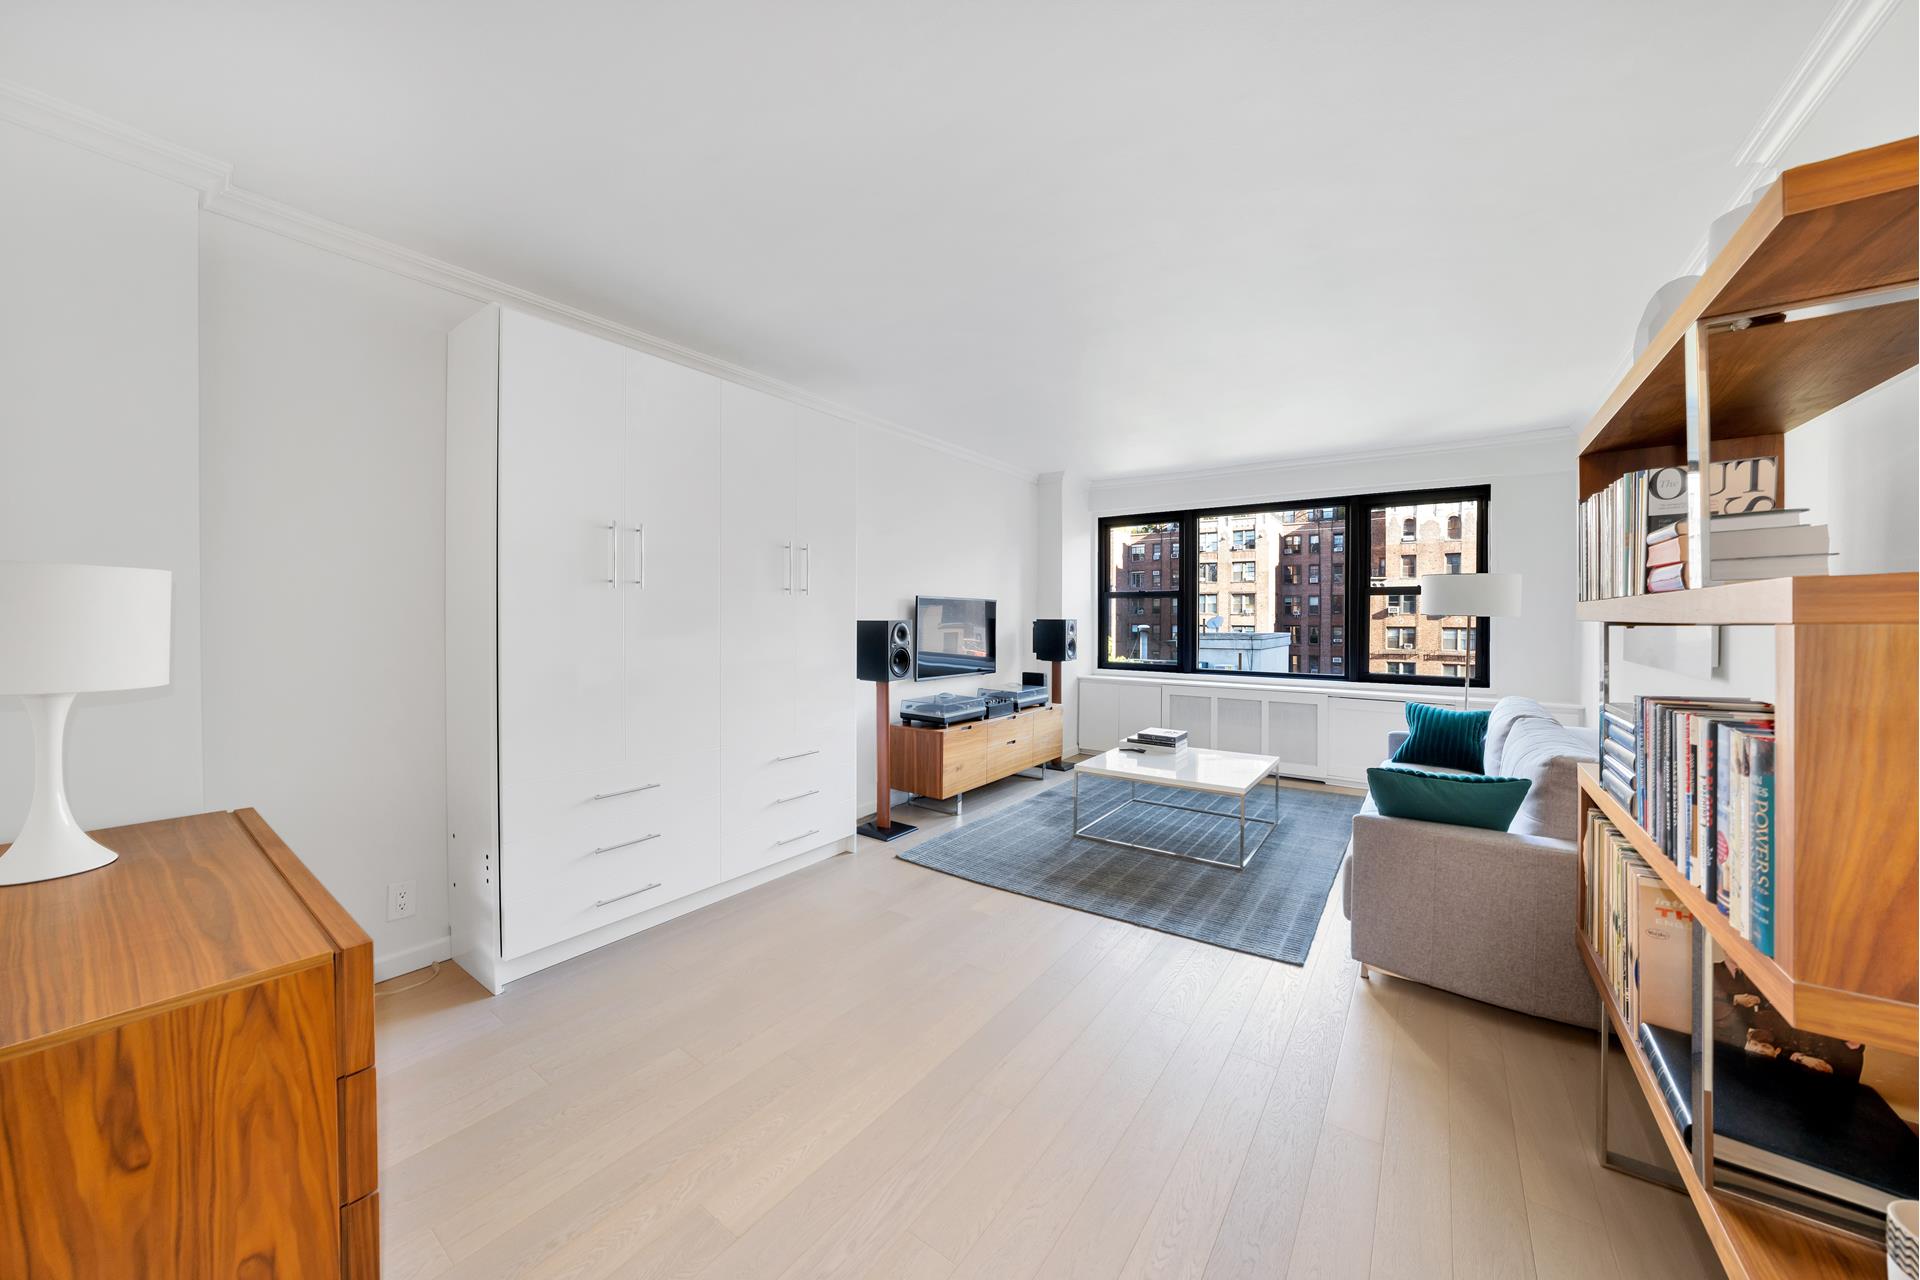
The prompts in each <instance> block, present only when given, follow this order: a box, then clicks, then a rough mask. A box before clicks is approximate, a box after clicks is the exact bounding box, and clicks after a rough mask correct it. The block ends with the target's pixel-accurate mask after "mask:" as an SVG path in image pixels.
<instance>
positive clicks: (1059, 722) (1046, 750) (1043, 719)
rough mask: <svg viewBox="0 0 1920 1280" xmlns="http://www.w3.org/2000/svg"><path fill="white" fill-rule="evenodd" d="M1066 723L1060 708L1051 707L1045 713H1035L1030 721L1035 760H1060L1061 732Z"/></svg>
mask: <svg viewBox="0 0 1920 1280" xmlns="http://www.w3.org/2000/svg"><path fill="white" fill-rule="evenodd" d="M1064 723H1065V721H1064V720H1063V719H1062V717H1061V715H1060V709H1059V708H1058V707H1050V708H1048V709H1047V710H1045V711H1040V712H1036V713H1034V715H1033V717H1032V719H1031V721H1030V731H1031V732H1032V734H1033V759H1035V760H1042V761H1045V760H1058V759H1059V758H1060V752H1061V745H1062V737H1061V730H1062V727H1063V726H1064Z"/></svg>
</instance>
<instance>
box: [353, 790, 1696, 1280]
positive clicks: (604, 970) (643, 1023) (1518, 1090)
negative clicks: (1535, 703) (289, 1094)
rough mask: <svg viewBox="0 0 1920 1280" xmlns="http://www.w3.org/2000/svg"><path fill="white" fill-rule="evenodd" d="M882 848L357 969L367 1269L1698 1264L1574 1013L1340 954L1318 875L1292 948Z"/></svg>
mask: <svg viewBox="0 0 1920 1280" xmlns="http://www.w3.org/2000/svg"><path fill="white" fill-rule="evenodd" d="M1061 777H1062V776H1061V775H1049V777H1048V779H1047V780H1046V781H1045V782H1038V781H1031V780H1009V781H1007V782H1004V783H1000V784H996V785H995V786H994V787H993V788H989V789H988V790H987V791H986V792H983V793H976V796H975V797H970V798H969V800H968V803H967V810H968V812H967V817H966V820H967V821H976V820H978V819H979V818H980V817H982V816H985V815H987V814H989V813H991V812H992V811H993V810H994V809H995V808H996V807H999V806H1001V805H1004V804H1006V803H1011V802H1014V801H1017V800H1019V799H1023V798H1025V797H1026V796H1028V795H1031V794H1033V793H1034V792H1035V791H1036V790H1038V789H1039V788H1040V787H1042V786H1050V785H1058V783H1059V782H1060V781H1061ZM902 817H904V818H905V819H906V820H908V821H911V822H914V823H916V824H918V825H920V827H921V830H920V832H919V833H918V834H917V835H915V836H912V837H908V839H910V840H923V839H928V838H931V837H933V836H935V835H937V834H939V833H940V832H942V831H945V830H949V829H951V828H952V827H953V826H954V825H955V822H956V821H957V820H956V819H952V818H947V817H943V816H940V815H936V814H932V813H926V812H923V811H920V810H917V809H909V810H904V811H903V812H902ZM900 847H902V846H901V844H899V843H896V844H894V845H891V846H888V845H880V844H876V843H872V842H865V841H863V842H862V847H861V848H860V850H859V851H858V852H856V853H854V854H850V855H847V856H844V857H840V858H835V859H832V860H830V861H828V862H824V863H821V864H819V865H817V866H815V867H812V868H809V869H808V870H806V871H803V872H800V873H798V874H796V875H793V876H789V877H787V878H786V879H784V880H781V881H778V882H776V883H773V884H769V885H765V886H762V887H761V888H758V889H756V890H753V891H751V892H749V893H746V894H742V895H740V896H738V897H735V898H732V899H729V900H727V901H726V902H723V903H719V904H717V905H715V906H713V907H710V908H707V909H706V910H703V911H700V912H696V913H694V914H691V915H687V916H683V917H681V918H680V919H678V920H675V921H672V922H670V923H668V924H666V925H663V926H661V927H659V928H657V929H654V930H651V931H649V932H648V933H646V934H643V935H641V936H639V937H636V938H631V939H628V940H627V941H626V942H623V943H620V944H616V945H615V946H612V947H607V948H604V949H602V950H600V951H598V952H595V953H593V954H591V955H588V956H584V957H581V958H580V959H578V960H575V961H573V962H571V963H569V964H565V965H562V966H560V967H558V968H555V969H550V970H548V971H546V972H544V973H541V974H538V975H535V976H534V977H531V978H527V979H525V980H523V981H521V982H518V983H515V984H514V985H513V986H512V987H511V988H509V990H508V991H507V993H506V994H505V995H502V996H499V997H497V998H490V997H488V996H487V994H486V993H485V992H484V991H483V990H482V989H481V988H480V987H479V986H478V985H476V984H475V983H473V982H472V981H471V980H469V979H468V978H467V977H466V976H465V975H464V974H462V973H460V972H459V971H458V970H457V969H455V968H453V967H452V966H451V965H449V966H445V967H444V968H443V970H442V972H441V973H440V974H439V975H438V976H437V977H434V978H432V979H431V980H430V981H426V982H424V983H423V982H421V980H420V976H419V975H409V976H406V977H402V978H398V979H395V980H394V981H393V982H391V983H389V984H386V986H385V987H384V988H383V994H382V998H381V999H380V1000H379V1002H378V1003H379V1033H378V1034H379V1066H380V1136H381V1165H382V1169H381V1179H380V1181H381V1201H382V1216H383V1219H384V1247H385V1275H386V1277H387V1280H432V1278H433V1277H439V1276H447V1277H458V1278H459V1280H469V1278H471V1280H486V1278H488V1277H528V1278H534V1277H543V1278H559V1277H566V1278H568V1280H598V1278H600V1277H614V1276H619V1277H647V1278H648V1280H665V1278H668V1277H699V1278H701V1280H751V1278H754V1277H765V1278H767V1280H797V1278H798V1277H812V1276H835V1277H848V1278H850V1280H958V1278H960V1277H978V1278H990V1280H1029V1278H1039V1280H1075V1278H1077V1280H1107V1278H1109V1277H1126V1278H1128V1280H1132V1278H1136V1277H1142V1278H1143V1277H1187V1278H1190V1280H1280V1278H1281V1277H1293V1278H1296V1280H1298V1278H1304V1277H1366V1278H1370V1280H1379V1278H1385V1277H1402V1276H1405V1277H1422V1278H1423V1280H1433V1278H1434V1277H1449V1276H1451V1277H1458V1278H1460V1280H1480V1278H1481V1277H1505V1276H1515V1277H1534V1278H1537V1280H1553V1278H1556V1277H1587V1276H1595V1277H1601V1276H1605V1277H1645V1278H1647V1280H1669V1278H1673V1280H1681V1278H1689V1277H1697V1276H1713V1275H1717V1274H1719V1272H1718V1268H1717V1266H1716V1264H1715V1263H1714V1261H1713V1255H1712V1251H1711V1249H1710V1247H1709V1246H1708V1245H1707V1242H1706V1240H1705V1237H1704V1236H1703V1234H1702V1233H1701V1231H1700V1228H1699V1225H1698V1223H1697V1222H1696V1221H1695V1220H1694V1219H1693V1216H1692V1214H1691V1212H1690V1211H1689V1210H1688V1208H1687V1206H1686V1202H1685V1201H1684V1199H1683V1198H1681V1197H1680V1196H1677V1195H1674V1194H1672V1193H1670V1192H1667V1191H1663V1190H1661V1189H1659V1188H1656V1187H1652V1186H1649V1185H1648V1184H1646V1183H1643V1182H1639V1181H1637V1180H1635V1179H1632V1178H1628V1177H1625V1176H1623V1175H1620V1174H1617V1173H1613V1172H1611V1171H1609V1170H1606V1169H1603V1168H1602V1167H1601V1165H1600V1163H1599V1159H1598V1154H1597V1148H1596V1141H1595V1135H1594V1123H1593V1084H1594V1074H1595V1068H1594V1058H1593V1042H1594V1035H1593V1033H1592V1032H1580V1031H1577V1030H1574V1029H1572V1028H1567V1027H1561V1026H1558V1025H1557V1024H1551V1023H1545V1022H1540V1021H1538V1020H1535V1019H1531V1018H1525V1017H1522V1016H1519V1015H1517V1014H1510V1013H1507V1012H1505V1011H1503V1010H1499V1009H1494V1008H1490V1007H1488V1006H1485V1005H1480V1004H1475V1003H1473V1002H1472V1001H1468V1000H1462V999H1459V998H1457V997H1453V996H1449V995H1446V994H1443V993H1441V992H1437V991H1433V990H1431V989H1429V988H1426V987H1423V986H1419V985H1417V984H1414V983H1409V982H1402V981H1400V980H1398V979H1394V978H1388V977H1385V976H1380V975H1376V976H1375V977H1374V978H1373V979H1372V980H1371V981H1361V980H1360V979H1359V976H1358V966H1356V965H1355V964H1354V963H1353V962H1352V961H1351V960H1350V959H1348V958H1347V949H1346V922H1345V920H1344V919H1343V918H1342V917H1341V915H1340V911H1339V907H1338V904H1337V903H1333V902H1330V903H1329V906H1328V909H1327V911H1326V913H1325V914H1324V916H1323V918H1322V920H1321V925H1320V932H1319V936H1318V937H1317V938H1316V940H1315V942H1314V946H1313V953H1312V956H1311V957H1310V959H1309V961H1308V963H1307V965H1306V966H1305V967H1304V968H1295V967H1293V966H1289V965H1281V964H1274V963H1271V962H1269V961H1265V960H1259V959H1256V958H1253V957H1250V956H1243V955H1238V954H1236V953H1233V952H1228V951H1221V950H1218V949H1216V948H1213V947H1208V946H1205V945H1202V944H1199V943H1194V942H1189V941H1187V940H1185V939H1181V938H1174V937H1170V936H1168V935H1165V934H1159V933H1153V932H1150V931H1147V930H1143V929H1139V928H1135V927H1134V926H1131V925H1126V924H1122V923H1119V922H1115V921H1109V920H1101V919H1097V918H1095V917H1093V916H1088V915H1083V914H1080V913H1078V912H1074V911H1070V910H1067V909H1065V908H1061V907H1055V906H1052V905H1050V904H1046V903H1041V902H1036V901H1033V900H1031V899H1027V898H1022V897H1018V896H1016V895H1013V894H1007V893H1002V892H999V891H996V890H992V889H987V888H982V887H980V886H978V885H973V884H969V883H967V882H966V881H962V880H956V879H953V878H951V877H949V876H944V875H940V874H938V873H937V872H931V871H926V870H923V869H921V868H918V867H914V866H910V865H908V864H906V863H903V862H900V861H897V860H896V859H895V858H894V856H893V855H894V853H895V852H896V851H897V850H898V849H899V848H900ZM1268 856H1284V853H1283V851H1275V850H1270V851H1269V852H1268ZM1613 1099H1614V1114H1615V1117H1616V1134H1615V1137H1614V1142H1615V1145H1616V1146H1619V1147H1620V1148H1621V1149H1622V1150H1626V1151H1629V1152H1630V1153H1632V1154H1638V1155H1642V1156H1649V1155H1651V1154H1653V1152H1654V1150H1655V1149H1656V1148H1657V1146H1658V1143H1657V1142H1653V1143H1652V1144H1649V1143H1648V1142H1647V1138H1648V1135H1649V1133H1650V1132H1651V1131H1650V1130H1649V1129H1647V1128H1646V1127H1645V1125H1644V1124H1641V1125H1636V1123H1635V1114H1634V1111H1635V1108H1636V1107H1638V1106H1640V1105H1642V1104H1640V1102H1639V1100H1638V1097H1637V1094H1635V1093H1634V1092H1633V1091H1632V1089H1631V1086H1628V1088H1627V1089H1625V1090H1620V1089H1618V1088H1616V1091H1615V1093H1614V1094H1613ZM1629 1215H1631V1216H1630V1217H1629ZM1626 1220H1630V1221H1632V1222H1633V1224H1634V1225H1633V1227H1632V1229H1631V1230H1622V1229H1621V1224H1622V1222H1623V1221H1626Z"/></svg>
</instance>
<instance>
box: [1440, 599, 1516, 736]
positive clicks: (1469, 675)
mask: <svg viewBox="0 0 1920 1280" xmlns="http://www.w3.org/2000/svg"><path fill="white" fill-rule="evenodd" d="M1420 613H1421V616H1423V617H1427V618H1456V617H1466V618H1467V619H1469V620H1470V621H1471V622H1472V624H1473V625H1471V626H1469V627H1468V628H1467V663H1466V675H1465V676H1464V677H1462V679H1461V681H1460V706H1461V707H1462V709H1464V708H1465V707H1466V705H1467V692H1468V690H1469V689H1470V688H1471V687H1472V685H1473V644H1474V638H1475V637H1476V636H1477V635H1478V634H1479V631H1480V619H1482V618H1514V617H1518V616H1519V615H1520V575H1519V574H1517V573H1423V574H1421V575H1420ZM1488 679H1489V680H1491V679H1492V673H1491V672H1489V673H1488Z"/></svg>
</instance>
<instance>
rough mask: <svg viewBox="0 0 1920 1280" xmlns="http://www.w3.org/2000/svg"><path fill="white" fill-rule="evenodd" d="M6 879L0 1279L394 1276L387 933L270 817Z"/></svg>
mask: <svg viewBox="0 0 1920 1280" xmlns="http://www.w3.org/2000/svg"><path fill="white" fill-rule="evenodd" d="M93 834H94V837H95V838H96V839H97V840H99V841H100V843H102V844H104V845H106V846H107V847H108V848H110V849H113V850H115V851H116V852H118V853H119V854H120V858H119V860H118V861H117V862H115V863H113V864H112V865H111V866H107V867H103V868H101V869H100V870H98V871H89V872H87V873H85V874H83V875H77V876H69V877H67V878H65V879H62V880H48V881H44V882H42V883H39V884H28V885H18V886H11V887H4V888H0V1276H4V1277H7V1280H56V1278H57V1280H124V1278H127V1277H135V1276H138V1277H145V1278H148V1280H174V1278H176V1277H177V1278H178V1280H296V1278H297V1277H300V1278H312V1277H326V1278H327V1280H333V1278H334V1277H346V1278H348V1280H366V1278H369V1277H375V1276H377V1275H378V1274H379V1238H380V1217H379V1199H378V1196H377V1195H376V1194H375V1187H376V1170H377V1151H376V1143H375V1122H374V1084H373V945H372V943H371V941H370V940H369V939H368V938H367V935H366V934H365V933H363V932H362V931H361V930H360V928H359V926H358V925H356V924H354V922H353V919H352V917H350V916H349V915H347V913H346V912H345V911H344V910H343V909H342V908H341V906H340V904H339V903H337V902H335V901H334V900H333V898H332V896H330V895H329V894H328V893H327V891H326V890H325V889H323V888H321V887H320V882H319V881H318V880H316V879H315V878H314V876H313V873H312V872H310V871H308V870H307V868H306V867H305V866H303V865H302V864H301V862H300V860H299V859H298V858H296V857H295V856H294V855H293V852H292V851H291V850H290V849H288V848H287V846H286V845H285V844H284V843H282V842H281V840H280V838H279V837H278V836H276V835H275V834H274V833H273V831H272V829H271V828H269V827H268V826H267V824H266V823H265V822H263V821H262V820H261V818H260V815H259V814H257V813H255V812H254V811H253V810H251V809H242V810H240V811H238V812H236V813H203V814H199V815H196V816H194V817H190V818H175V819H170V820H168V821H165V822H148V823H142V824H140V825H139V826H132V827H120V828H116V829H113V830H108V831H97V832H94V833H93Z"/></svg>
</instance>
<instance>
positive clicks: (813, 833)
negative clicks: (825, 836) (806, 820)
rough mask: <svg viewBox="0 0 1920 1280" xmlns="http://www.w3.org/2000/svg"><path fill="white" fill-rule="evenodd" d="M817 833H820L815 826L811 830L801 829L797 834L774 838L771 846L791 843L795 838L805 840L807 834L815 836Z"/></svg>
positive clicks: (775, 846) (777, 846)
mask: <svg viewBox="0 0 1920 1280" xmlns="http://www.w3.org/2000/svg"><path fill="white" fill-rule="evenodd" d="M819 834H820V828H818V827H815V828H814V829H813V830H811V831H802V832H801V833H800V834H799V835H797V836H788V837H787V838H786V839H785V840H775V841H774V842H773V847H774V848H776V849H778V848H779V847H780V846H781V845H783V844H792V843H793V842H794V841H795V840H805V839H806V838H807V837H808V836H817V835H819Z"/></svg>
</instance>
